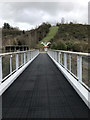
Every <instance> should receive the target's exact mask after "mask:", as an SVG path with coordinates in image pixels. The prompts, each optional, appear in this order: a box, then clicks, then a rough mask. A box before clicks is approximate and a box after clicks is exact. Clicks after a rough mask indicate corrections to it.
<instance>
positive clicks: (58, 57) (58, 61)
mask: <svg viewBox="0 0 90 120" xmlns="http://www.w3.org/2000/svg"><path fill="white" fill-rule="evenodd" d="M58 63H60V52H58Z"/></svg>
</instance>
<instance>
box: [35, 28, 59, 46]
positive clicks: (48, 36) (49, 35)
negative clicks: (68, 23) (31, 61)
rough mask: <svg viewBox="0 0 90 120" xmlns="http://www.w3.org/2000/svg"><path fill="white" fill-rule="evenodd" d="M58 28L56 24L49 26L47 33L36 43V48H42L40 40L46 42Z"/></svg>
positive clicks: (53, 35)
mask: <svg viewBox="0 0 90 120" xmlns="http://www.w3.org/2000/svg"><path fill="white" fill-rule="evenodd" d="M58 28H59V27H58V26H51V27H50V28H49V33H48V34H47V35H46V37H45V38H44V39H42V40H41V41H40V42H39V44H38V45H37V46H38V48H42V45H41V42H44V43H47V42H49V41H51V40H52V39H53V38H54V37H55V35H56V33H57V32H58Z"/></svg>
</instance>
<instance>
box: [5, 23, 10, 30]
mask: <svg viewBox="0 0 90 120" xmlns="http://www.w3.org/2000/svg"><path fill="white" fill-rule="evenodd" d="M10 28H11V27H10V25H9V23H4V26H3V29H10Z"/></svg>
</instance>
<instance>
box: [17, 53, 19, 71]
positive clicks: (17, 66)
mask: <svg viewBox="0 0 90 120" xmlns="http://www.w3.org/2000/svg"><path fill="white" fill-rule="evenodd" d="M18 67H19V57H18V53H17V54H16V70H18Z"/></svg>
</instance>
